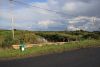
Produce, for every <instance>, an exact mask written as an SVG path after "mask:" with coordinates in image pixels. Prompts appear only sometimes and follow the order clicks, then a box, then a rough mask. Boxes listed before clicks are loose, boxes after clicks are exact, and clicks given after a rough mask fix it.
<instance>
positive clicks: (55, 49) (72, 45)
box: [0, 40, 100, 58]
mask: <svg viewBox="0 0 100 67" xmlns="http://www.w3.org/2000/svg"><path fill="white" fill-rule="evenodd" d="M98 46H100V40H84V41H79V42H69V43H65V44H63V45H54V44H52V45H47V44H45V45H44V46H41V47H38V46H33V47H32V48H28V49H25V51H24V52H21V51H20V50H14V49H0V58H9V57H10V58H11V57H23V56H30V55H31V56H39V55H41V54H42V55H45V54H51V53H61V52H63V51H69V50H74V49H83V48H88V47H98Z"/></svg>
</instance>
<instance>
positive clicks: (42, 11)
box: [0, 0, 100, 31]
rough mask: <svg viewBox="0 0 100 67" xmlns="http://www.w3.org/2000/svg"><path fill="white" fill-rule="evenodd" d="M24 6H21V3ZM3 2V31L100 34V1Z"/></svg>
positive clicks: (0, 26) (0, 14)
mask: <svg viewBox="0 0 100 67" xmlns="http://www.w3.org/2000/svg"><path fill="white" fill-rule="evenodd" d="M20 2H21V3H23V4H21V3H20ZM12 4H13V5H12V6H11V7H13V9H12V13H11V12H10V10H11V9H10V4H9V0H3V1H0V29H5V30H6V29H8V30H11V29H12V21H11V14H12V15H13V16H14V25H13V27H14V29H19V30H31V31H65V30H68V31H76V30H85V31H100V12H99V11H100V9H99V7H100V1H99V0H95V1H94V0H84V1H83V0H75V1H74V0H22V1H20V0H12Z"/></svg>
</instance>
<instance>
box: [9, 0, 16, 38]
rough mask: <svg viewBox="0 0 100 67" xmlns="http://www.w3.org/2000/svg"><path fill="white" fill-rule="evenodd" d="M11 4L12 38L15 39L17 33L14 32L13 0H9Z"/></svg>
mask: <svg viewBox="0 0 100 67" xmlns="http://www.w3.org/2000/svg"><path fill="white" fill-rule="evenodd" d="M9 2H10V16H11V26H12V37H13V39H15V35H14V34H15V32H14V16H13V3H12V2H13V0H9Z"/></svg>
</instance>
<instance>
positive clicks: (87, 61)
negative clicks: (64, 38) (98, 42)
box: [0, 48, 100, 67]
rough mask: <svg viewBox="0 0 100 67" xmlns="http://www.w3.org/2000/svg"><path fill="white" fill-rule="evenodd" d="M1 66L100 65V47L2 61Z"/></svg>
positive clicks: (71, 66) (97, 66)
mask: <svg viewBox="0 0 100 67" xmlns="http://www.w3.org/2000/svg"><path fill="white" fill-rule="evenodd" d="M0 67H100V48H88V49H81V50H74V51H67V52H63V53H59V54H49V55H44V56H39V57H30V58H24V59H16V60H6V61H0Z"/></svg>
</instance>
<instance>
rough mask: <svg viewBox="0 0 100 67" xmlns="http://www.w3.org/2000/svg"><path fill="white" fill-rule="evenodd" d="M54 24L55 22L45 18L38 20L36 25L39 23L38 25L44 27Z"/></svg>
mask: <svg viewBox="0 0 100 67" xmlns="http://www.w3.org/2000/svg"><path fill="white" fill-rule="evenodd" d="M54 24H56V22H54V21H51V20H45V21H39V22H38V25H39V26H42V27H44V28H48V26H50V25H54Z"/></svg>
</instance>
